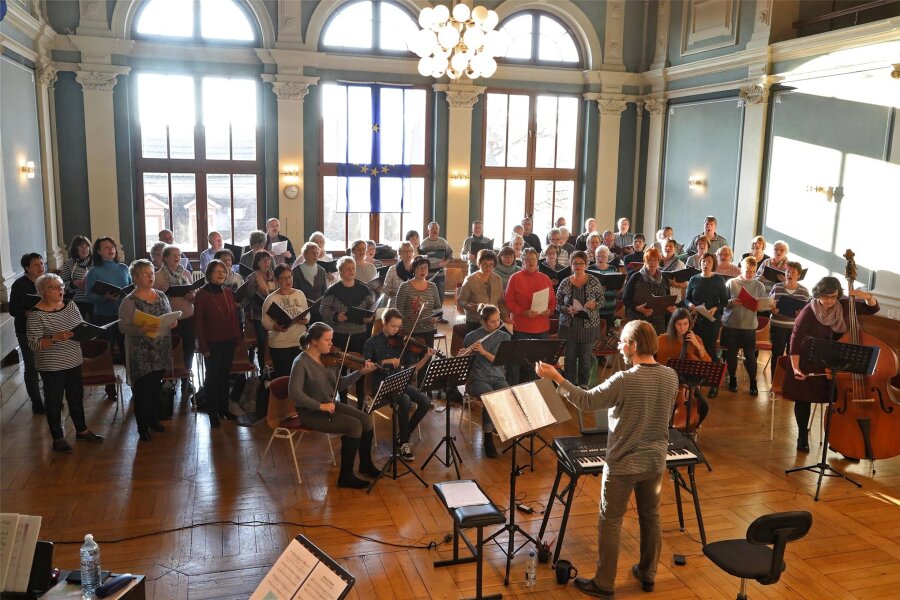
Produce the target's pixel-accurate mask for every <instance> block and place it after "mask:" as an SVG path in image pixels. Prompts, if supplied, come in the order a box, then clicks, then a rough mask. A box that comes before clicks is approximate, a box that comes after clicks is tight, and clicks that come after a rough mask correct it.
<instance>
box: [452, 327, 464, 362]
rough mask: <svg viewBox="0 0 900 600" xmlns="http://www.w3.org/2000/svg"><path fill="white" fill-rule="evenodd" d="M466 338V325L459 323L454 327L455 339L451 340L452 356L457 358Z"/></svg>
mask: <svg viewBox="0 0 900 600" xmlns="http://www.w3.org/2000/svg"><path fill="white" fill-rule="evenodd" d="M465 338H466V324H465V322H463V323H457V324H455V325H454V326H453V337H452V338H451V339H450V355H451V356H456V355H457V354H459V351H460V350H462V347H463V340H465Z"/></svg>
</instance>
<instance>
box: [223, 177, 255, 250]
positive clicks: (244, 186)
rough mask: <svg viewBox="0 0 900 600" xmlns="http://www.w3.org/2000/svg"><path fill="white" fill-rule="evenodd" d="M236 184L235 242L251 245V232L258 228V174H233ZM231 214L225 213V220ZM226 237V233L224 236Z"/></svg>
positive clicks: (234, 183)
mask: <svg viewBox="0 0 900 600" xmlns="http://www.w3.org/2000/svg"><path fill="white" fill-rule="evenodd" d="M232 179H233V185H234V242H233V243H235V244H241V245H249V244H250V232H251V231H253V230H255V229H256V228H257V225H256V223H257V214H258V212H257V211H258V198H257V194H258V189H257V183H256V175H232ZM228 216H229V215H228V213H224V216H223V217H222V219H223V220H224V219H225V218H227V217H228ZM222 237H223V238H224V237H225V236H224V235H223V236H222Z"/></svg>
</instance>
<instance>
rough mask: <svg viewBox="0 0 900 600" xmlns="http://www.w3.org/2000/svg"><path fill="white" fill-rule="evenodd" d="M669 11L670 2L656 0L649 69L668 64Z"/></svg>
mask: <svg viewBox="0 0 900 600" xmlns="http://www.w3.org/2000/svg"><path fill="white" fill-rule="evenodd" d="M671 11H672V2H671V0H658V2H657V3H656V44H655V46H654V51H653V63H652V64H651V65H650V68H651V69H664V68H665V67H666V63H668V62H669V17H670V13H671ZM651 115H652V113H651Z"/></svg>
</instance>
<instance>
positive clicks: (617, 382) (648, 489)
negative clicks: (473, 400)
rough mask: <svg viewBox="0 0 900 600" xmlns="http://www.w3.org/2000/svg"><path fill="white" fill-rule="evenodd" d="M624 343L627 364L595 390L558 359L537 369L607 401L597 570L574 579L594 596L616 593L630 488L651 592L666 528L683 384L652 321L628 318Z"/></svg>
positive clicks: (583, 401)
mask: <svg viewBox="0 0 900 600" xmlns="http://www.w3.org/2000/svg"><path fill="white" fill-rule="evenodd" d="M620 339H621V341H620V342H619V351H620V352H621V353H622V356H624V357H625V361H626V363H628V364H630V365H632V366H631V368H630V369H628V370H627V371H619V372H618V373H616V374H615V375H613V376H612V377H610V378H609V379H607V380H606V381H604V382H603V383H601V384H600V385H598V386H597V387H595V388H594V389H592V390H584V389H582V388H580V387H577V386H575V385H574V384H572V383H570V382H569V381H567V380H565V379H564V378H563V376H562V375H561V374H560V373H559V371H557V370H556V369H554V368H553V367H552V366H550V365H548V364H545V363H542V362H539V363H538V364H537V365H536V366H535V372H536V373H537V374H538V376H539V377H542V378H547V379H551V380H553V381H554V382H556V383H557V385H558V386H559V387H558V388H557V393H558V394H559V395H560V397H562V398H563V399H565V400H568V401H569V402H571V403H572V404H574V405H575V406H576V407H578V408H579V409H580V410H596V409H601V408H607V409H609V437H608V439H607V443H606V468H605V469H604V470H603V481H602V489H601V493H600V524H599V530H600V531H599V543H598V550H599V554H600V558H599V559H598V560H597V571H596V573H595V574H594V577H593V578H588V577H578V578H577V579H576V580H575V587H577V588H578V589H579V590H580V591H582V592H583V593H585V594H587V595H589V596H597V597H598V598H610V599H611V598H613V597H614V592H615V590H614V588H615V581H616V565H617V563H618V559H619V536H620V532H621V529H622V517H623V516H624V514H625V509H626V508H627V507H628V499H629V498H630V496H631V491H632V490H634V495H635V498H636V501H637V510H638V522H639V523H640V528H641V558H640V562H639V563H638V564H636V565H633V566H632V567H631V574H632V576H633V577H634V578H635V579H637V580H638V581H640V582H641V588H642V589H643V590H644V591H645V592H652V591H653V580H654V577H655V576H656V568H657V565H658V563H659V553H660V548H661V545H662V532H661V530H660V524H659V503H660V488H661V487H662V475H663V472H664V471H665V468H666V451H667V449H668V444H669V417H670V416H671V414H672V405H673V401H674V400H675V395H676V394H677V392H678V376H677V375H676V374H675V371H673V370H672V369H670V368H668V367H665V366H663V365H661V364H659V363H657V362H656V361H655V360H654V358H653V355H654V354H655V353H656V350H657V337H656V332H655V331H654V329H653V326H652V325H651V324H650V323H648V322H647V321H639V320H636V321H630V322H629V323H627V324H626V325H625V327H624V328H623V329H622V334H621V336H620Z"/></svg>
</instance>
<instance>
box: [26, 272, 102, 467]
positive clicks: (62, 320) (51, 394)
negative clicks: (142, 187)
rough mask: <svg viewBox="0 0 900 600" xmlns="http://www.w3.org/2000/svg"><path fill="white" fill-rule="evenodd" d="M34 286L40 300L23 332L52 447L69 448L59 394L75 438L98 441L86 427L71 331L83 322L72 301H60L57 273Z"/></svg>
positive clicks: (77, 356)
mask: <svg viewBox="0 0 900 600" xmlns="http://www.w3.org/2000/svg"><path fill="white" fill-rule="evenodd" d="M35 288H36V290H37V293H38V295H39V296H40V298H41V299H40V301H39V302H38V303H37V304H36V305H35V306H34V308H33V309H31V311H29V313H28V323H27V326H26V335H27V337H28V346H29V347H30V349H31V351H32V352H34V356H35V359H36V363H37V370H38V372H39V373H40V374H41V379H42V380H43V382H44V406H45V408H46V411H47V424H48V425H49V426H50V435H51V436H52V437H53V446H52V448H53V450H55V451H57V452H71V451H72V447H71V446H70V445H69V444H68V442H66V440H65V434H64V431H63V427H62V403H63V397H65V399H66V403H68V405H69V415H70V416H71V417H72V422H73V423H74V424H75V439H76V440H77V441H79V442H102V441H103V438H102V437H101V436H99V435H97V434H96V433H94V432H93V431H91V430H90V429H88V428H87V425H86V424H85V420H84V405H83V404H82V399H83V398H84V387H83V386H82V383H81V363H82V362H84V358H83V357H82V355H81V344H79V343H78V341H77V340H76V339H75V331H74V330H75V329H77V328H78V327H79V325H81V324H82V323H83V320H82V318H81V313H80V312H79V311H78V307H77V306H76V305H75V303H74V302H67V301H65V300H63V292H64V289H65V285H64V284H63V280H62V279H61V278H60V277H59V276H58V275H55V274H53V273H47V274H45V275H41V276H40V277H38V278H37V281H35Z"/></svg>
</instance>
